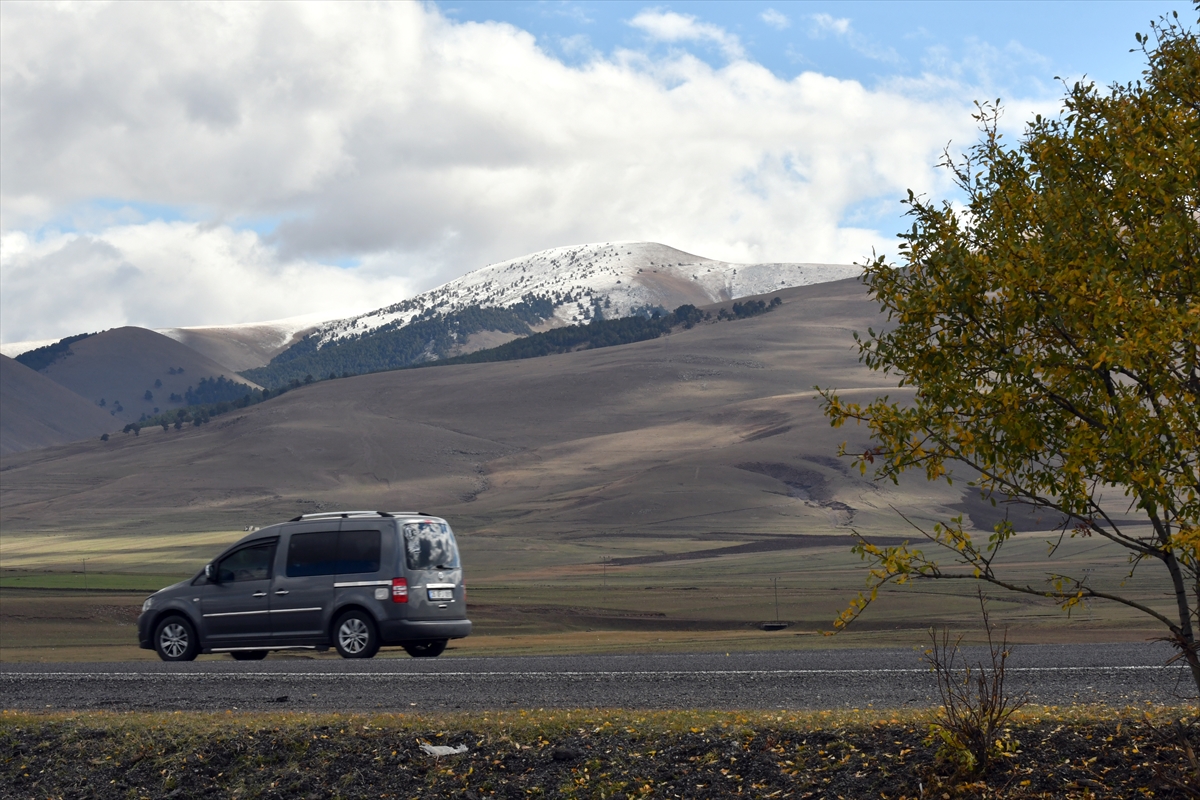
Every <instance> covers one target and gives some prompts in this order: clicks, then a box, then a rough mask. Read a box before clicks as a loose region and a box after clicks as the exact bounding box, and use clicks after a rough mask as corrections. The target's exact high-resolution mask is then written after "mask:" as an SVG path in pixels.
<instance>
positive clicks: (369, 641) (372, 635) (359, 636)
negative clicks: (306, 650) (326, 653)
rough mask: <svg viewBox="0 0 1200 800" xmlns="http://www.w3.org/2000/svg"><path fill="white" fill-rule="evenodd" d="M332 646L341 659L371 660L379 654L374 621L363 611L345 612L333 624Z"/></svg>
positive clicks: (377, 634)
mask: <svg viewBox="0 0 1200 800" xmlns="http://www.w3.org/2000/svg"><path fill="white" fill-rule="evenodd" d="M333 646H334V647H336V648H337V651H338V655H340V656H341V657H342V658H371V657H372V656H373V655H375V654H376V653H377V652H379V633H378V632H377V631H376V630H375V620H373V619H371V617H370V616H369V615H368V614H367V613H366V612H365V611H347V612H346V613H345V614H342V615H341V616H340V617H338V620H337V622H335V623H334V624H333Z"/></svg>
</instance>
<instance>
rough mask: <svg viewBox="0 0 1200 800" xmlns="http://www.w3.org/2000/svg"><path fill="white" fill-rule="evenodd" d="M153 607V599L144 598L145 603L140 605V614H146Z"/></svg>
mask: <svg viewBox="0 0 1200 800" xmlns="http://www.w3.org/2000/svg"><path fill="white" fill-rule="evenodd" d="M153 607H154V598H153V597H147V598H146V602H144V603H142V613H143V614H144V613H146V612H147V611H149V610H150V609H151V608H153Z"/></svg>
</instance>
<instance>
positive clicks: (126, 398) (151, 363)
mask: <svg viewBox="0 0 1200 800" xmlns="http://www.w3.org/2000/svg"><path fill="white" fill-rule="evenodd" d="M64 343H65V344H64ZM17 360H18V361H21V362H22V363H24V364H27V365H29V366H31V367H36V368H37V369H38V372H40V373H41V374H42V375H44V376H45V377H46V378H49V379H50V380H52V381H54V382H55V383H57V384H59V385H60V386H63V387H65V388H67V389H69V390H71V391H72V392H74V393H75V394H77V395H79V396H80V397H82V398H84V399H85V400H87V401H90V402H91V403H92V404H93V406H95V407H98V408H100V409H101V410H102V411H103V412H104V413H107V414H108V415H109V416H110V417H111V418H112V419H113V421H120V423H121V424H120V425H116V427H117V428H118V429H119V428H120V427H122V426H123V425H124V424H125V423H128V422H137V421H138V420H140V419H141V418H142V417H143V416H151V415H153V414H155V413H158V412H159V411H165V410H168V409H171V408H176V407H178V408H182V407H183V406H185V405H187V404H188V402H189V397H188V390H189V389H191V390H192V395H193V398H194V397H195V394H196V392H197V391H198V390H200V389H201V382H202V381H206V382H207V381H211V380H214V379H216V378H218V377H220V376H225V377H226V378H229V379H236V380H238V381H239V382H241V383H242V384H247V390H249V389H250V388H256V387H254V386H253V385H249V381H245V380H244V379H242V378H239V377H238V376H237V375H236V374H234V372H233V370H231V369H230V368H229V367H226V366H223V365H221V364H218V363H217V362H216V361H213V360H212V359H211V358H208V357H206V356H203V355H201V354H200V353H198V352H196V351H195V350H193V349H191V348H190V347H186V346H185V345H182V344H180V343H179V342H177V341H175V340H174V339H171V338H169V337H167V336H163V335H162V334H160V333H155V332H154V331H151V330H147V329H145V328H135V327H124V328H114V329H112V330H109V331H104V332H103V333H97V334H91V335H82V336H80V337H69V339H67V340H63V341H62V342H60V343H58V344H56V345H52V346H50V347H49V348H41V349H38V350H30V351H28V352H26V353H22V354H21V355H20V356H18V358H17ZM206 385H207V384H206ZM219 399H229V398H219ZM194 401H195V400H193V402H194Z"/></svg>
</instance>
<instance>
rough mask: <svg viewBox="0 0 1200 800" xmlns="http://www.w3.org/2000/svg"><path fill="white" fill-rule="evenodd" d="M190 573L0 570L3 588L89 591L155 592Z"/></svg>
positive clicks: (1, 586) (0, 585) (0, 583)
mask: <svg viewBox="0 0 1200 800" xmlns="http://www.w3.org/2000/svg"><path fill="white" fill-rule="evenodd" d="M187 577H191V576H190V574H189V575H130V574H124V573H114V572H89V573H86V574H85V573H84V572H83V571H82V570H81V571H79V572H28V571H16V570H5V571H3V572H0V589H53V590H68V591H70V590H75V591H81V592H87V591H98V592H99V591H109V592H111V591H130V592H156V591H158V590H159V589H161V588H163V587H164V586H170V585H171V584H172V583H177V582H179V581H181V580H183V579H184V578H187Z"/></svg>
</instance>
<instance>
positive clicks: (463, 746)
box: [0, 706, 1200, 800]
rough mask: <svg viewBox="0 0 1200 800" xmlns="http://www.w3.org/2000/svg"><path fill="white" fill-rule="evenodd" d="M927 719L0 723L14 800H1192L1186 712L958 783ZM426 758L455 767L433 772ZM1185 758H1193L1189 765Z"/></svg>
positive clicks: (1029, 739) (320, 717)
mask: <svg viewBox="0 0 1200 800" xmlns="http://www.w3.org/2000/svg"><path fill="white" fill-rule="evenodd" d="M931 719H932V717H931V716H930V715H929V714H927V713H919V712H914V711H911V710H907V711H903V712H895V711H885V710H874V709H855V710H853V711H844V712H807V713H797V712H762V713H729V712H725V713H718V712H712V713H702V712H650V713H647V712H638V711H612V710H605V711H598V710H586V709H585V710H576V711H544V710H540V709H539V710H533V709H529V710H523V711H511V712H494V713H475V714H453V715H427V714H408V715H405V714H393V715H342V714H295V713H274V714H263V713H255V714H236V715H235V714H231V713H226V714H202V713H194V712H188V713H182V714H181V713H178V712H176V713H173V714H147V713H125V714H114V713H107V712H98V713H86V714H81V713H75V714H63V713H57V714H30V713H22V712H11V711H6V712H2V713H0V781H3V784H4V785H5V786H7V787H9V789H8V791H9V792H12V795H10V796H22V797H35V796H36V797H47V796H60V795H69V796H88V797H93V798H98V800H104V799H106V798H125V797H148V798H157V797H176V796H180V792H181V791H184V792H186V795H187V796H206V795H209V794H219V795H221V796H225V797H237V798H283V797H312V798H317V797H322V798H325V797H333V798H358V797H372V798H409V797H413V798H415V797H462V798H473V799H474V800H478V798H485V797H498V798H515V797H546V798H626V799H627V798H650V797H696V798H708V797H713V798H718V797H730V796H735V795H737V796H748V797H868V796H870V797H886V798H896V799H897V800H898V799H899V798H914V800H915V798H918V797H940V798H943V799H944V798H960V797H963V798H966V797H971V798H983V797H986V798H1051V797H1053V798H1081V799H1082V798H1089V800H1090V799H1092V798H1128V797H1154V798H1158V799H1159V800H1165V799H1168V798H1184V797H1194V796H1195V794H1194V791H1193V790H1192V789H1190V788H1189V786H1188V782H1189V781H1190V782H1192V783H1191V785H1192V786H1195V785H1196V784H1195V781H1196V780H1200V770H1198V769H1197V767H1196V764H1195V757H1194V752H1195V750H1196V749H1198V748H1200V729H1198V725H1197V720H1196V717H1195V710H1194V709H1186V708H1171V707H1159V706H1147V707H1144V708H1135V709H1124V710H1110V709H1096V708H1091V707H1088V708H1067V709H1062V708H1026V709H1024V710H1023V711H1021V712H1019V713H1018V714H1017V715H1016V716H1015V717H1013V718H1012V719H1011V720H1010V724H1009V725H1007V726H1006V727H1005V728H1004V730H1003V731H1002V733H1001V739H1002V741H1003V743H1004V752H1005V754H1006V755H1005V756H1004V757H1001V758H999V759H998V761H997V762H996V763H995V764H994V765H993V766H991V767H990V768H989V769H988V770H987V771H986V772H984V773H983V774H968V773H966V772H964V771H963V770H962V768H961V765H960V764H959V763H958V762H957V761H955V759H954V758H953V754H952V752H950V751H947V750H946V749H945V748H939V747H938V745H937V744H936V742H937V739H936V737H932V736H931V735H930V731H931V729H930V721H931ZM422 745H433V746H442V747H452V748H453V749H454V750H456V751H458V752H451V753H450V754H447V755H437V754H431V753H428V752H426V751H424V750H422ZM1189 757H1190V758H1189Z"/></svg>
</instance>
